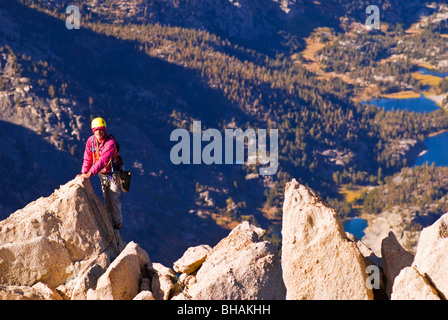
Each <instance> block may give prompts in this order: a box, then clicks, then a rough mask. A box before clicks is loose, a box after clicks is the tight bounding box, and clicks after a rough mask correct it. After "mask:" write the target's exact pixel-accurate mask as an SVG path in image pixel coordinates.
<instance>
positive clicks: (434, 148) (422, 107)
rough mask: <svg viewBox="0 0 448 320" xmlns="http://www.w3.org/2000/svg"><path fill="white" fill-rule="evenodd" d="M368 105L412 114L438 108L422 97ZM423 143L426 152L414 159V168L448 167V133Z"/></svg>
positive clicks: (376, 102)
mask: <svg viewBox="0 0 448 320" xmlns="http://www.w3.org/2000/svg"><path fill="white" fill-rule="evenodd" d="M425 70H426V69H425ZM447 74H448V73H447ZM369 103H371V104H375V105H377V106H379V107H382V108H384V109H385V110H391V109H392V108H394V109H396V110H397V109H398V110H408V111H414V112H432V111H434V110H437V109H439V108H440V107H439V106H438V105H437V104H436V103H435V102H434V101H432V100H430V99H427V98H425V97H424V96H423V95H421V96H420V97H419V98H409V99H386V98H383V99H380V100H370V101H369ZM423 143H424V144H425V146H426V148H427V151H426V153H424V154H423V155H421V156H419V157H418V158H417V159H416V161H415V163H414V166H420V165H422V164H424V163H428V165H431V164H432V163H434V164H435V165H436V166H443V167H445V166H448V132H445V133H441V134H438V135H436V136H434V137H428V138H426V139H425V140H424V141H423Z"/></svg>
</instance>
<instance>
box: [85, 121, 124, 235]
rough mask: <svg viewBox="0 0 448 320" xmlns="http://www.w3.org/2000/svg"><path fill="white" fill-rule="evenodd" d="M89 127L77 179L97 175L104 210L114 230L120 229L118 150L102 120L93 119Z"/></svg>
mask: <svg viewBox="0 0 448 320" xmlns="http://www.w3.org/2000/svg"><path fill="white" fill-rule="evenodd" d="M91 127H92V132H93V135H92V136H91V137H89V139H87V144H86V149H85V151H84V162H83V164H82V169H81V174H78V175H77V177H79V176H81V177H82V178H84V179H89V178H90V176H92V175H93V176H94V175H96V174H98V177H99V178H100V182H101V189H102V191H103V196H104V202H105V204H106V210H107V212H108V213H109V214H110V215H111V217H112V224H113V226H114V228H115V229H120V228H121V225H122V222H123V220H122V215H121V203H120V196H121V186H120V183H121V182H120V178H119V174H118V170H117V168H116V161H117V156H118V150H117V147H116V143H115V139H114V138H113V136H112V135H109V134H107V133H106V121H104V119H102V118H95V119H93V120H92V124H91Z"/></svg>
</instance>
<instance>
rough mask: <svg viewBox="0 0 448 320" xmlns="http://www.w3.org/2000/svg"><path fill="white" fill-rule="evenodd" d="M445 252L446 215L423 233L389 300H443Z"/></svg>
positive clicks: (447, 285)
mask: <svg viewBox="0 0 448 320" xmlns="http://www.w3.org/2000/svg"><path fill="white" fill-rule="evenodd" d="M447 250H448V213H446V214H444V215H443V216H442V217H440V218H439V219H438V220H437V221H436V222H435V223H434V224H432V225H431V226H429V227H426V228H424V229H423V230H422V232H421V234H420V239H419V242H418V246H417V252H416V254H415V257H414V261H413V263H412V266H411V267H408V268H405V269H403V270H401V272H400V274H399V275H398V277H397V279H396V280H395V283H394V286H393V290H392V299H414V300H424V299H437V300H438V299H444V300H446V298H447V296H448V271H447V270H448V258H447V256H446V252H447ZM398 280H400V281H398Z"/></svg>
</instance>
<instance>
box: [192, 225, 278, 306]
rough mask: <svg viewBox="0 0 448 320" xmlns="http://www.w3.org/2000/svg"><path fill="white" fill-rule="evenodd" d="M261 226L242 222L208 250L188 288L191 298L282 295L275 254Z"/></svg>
mask: <svg viewBox="0 0 448 320" xmlns="http://www.w3.org/2000/svg"><path fill="white" fill-rule="evenodd" d="M263 234H264V230H263V229H261V228H257V227H255V226H253V225H251V224H249V223H248V222H243V223H242V224H240V225H238V226H237V227H236V228H234V229H233V230H232V232H230V234H229V235H228V236H227V237H226V238H224V239H223V240H221V241H220V242H219V243H218V244H217V245H216V246H215V247H214V248H213V249H212V250H211V251H210V252H208V254H207V258H206V259H205V261H204V263H203V264H202V265H201V267H200V269H199V270H198V272H197V274H196V281H195V283H194V284H193V285H192V286H191V288H190V289H189V290H188V293H189V294H190V295H191V297H192V298H193V299H212V300H229V299H231V300H239V299H244V300H248V299H257V300H258V299H263V300H264V299H266V300H279V299H284V298H285V287H284V285H283V281H282V272H281V264H280V259H279V256H278V255H277V252H276V251H275V249H274V246H273V245H272V244H271V243H270V242H267V241H262V240H261V237H262V235H263Z"/></svg>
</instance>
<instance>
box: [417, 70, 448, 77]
mask: <svg viewBox="0 0 448 320" xmlns="http://www.w3.org/2000/svg"><path fill="white" fill-rule="evenodd" d="M417 72H418V73H421V74H429V75H431V76H435V77H439V78H446V77H448V72H443V71H437V70H431V69H426V68H420V69H418V70H417Z"/></svg>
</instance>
